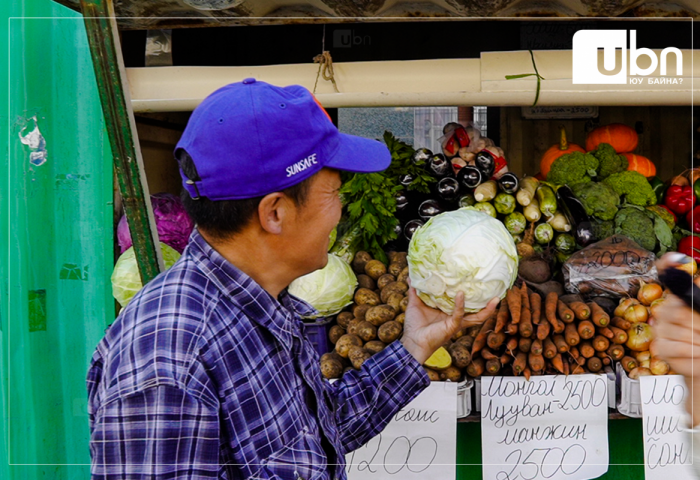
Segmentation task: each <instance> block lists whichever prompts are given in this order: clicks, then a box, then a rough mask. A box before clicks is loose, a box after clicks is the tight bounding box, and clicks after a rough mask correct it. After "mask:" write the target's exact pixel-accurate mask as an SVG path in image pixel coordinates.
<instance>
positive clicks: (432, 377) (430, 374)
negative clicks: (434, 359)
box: [423, 367, 440, 382]
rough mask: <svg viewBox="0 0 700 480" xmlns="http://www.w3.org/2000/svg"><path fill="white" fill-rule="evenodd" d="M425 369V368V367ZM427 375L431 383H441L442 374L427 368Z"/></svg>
mask: <svg viewBox="0 0 700 480" xmlns="http://www.w3.org/2000/svg"><path fill="white" fill-rule="evenodd" d="M423 368H425V367H423ZM425 373H427V374H428V378H429V379H430V381H431V382H439V381H440V374H439V373H438V372H436V371H435V370H433V369H432V368H425Z"/></svg>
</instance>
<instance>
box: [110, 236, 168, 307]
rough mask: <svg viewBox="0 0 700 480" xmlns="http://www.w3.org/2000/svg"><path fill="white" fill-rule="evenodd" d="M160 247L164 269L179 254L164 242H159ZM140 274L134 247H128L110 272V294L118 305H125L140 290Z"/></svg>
mask: <svg viewBox="0 0 700 480" xmlns="http://www.w3.org/2000/svg"><path fill="white" fill-rule="evenodd" d="M160 249H161V251H162V252H163V262H164V263H165V268H166V270H167V269H168V268H170V267H172V266H173V264H174V263H175V262H177V259H178V258H180V254H179V253H178V252H176V251H175V250H174V249H172V248H171V247H169V246H167V245H166V244H165V243H163V242H160ZM142 287H143V285H142V284H141V275H140V274H139V267H138V264H137V263H136V254H135V253H134V247H130V248H128V249H127V250H126V252H124V253H122V254H121V255H120V257H119V259H118V260H117V264H116V265H115V266H114V271H113V272H112V295H114V298H116V299H117V302H119V305H121V306H122V307H126V305H127V304H128V303H129V301H130V300H131V299H132V298H133V296H134V295H136V292H138V291H139V290H141V288H142Z"/></svg>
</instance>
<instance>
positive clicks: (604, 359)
mask: <svg viewBox="0 0 700 480" xmlns="http://www.w3.org/2000/svg"><path fill="white" fill-rule="evenodd" d="M601 361H602V362H603V365H605V366H608V365H610V364H612V360H611V359H610V357H605V358H601Z"/></svg>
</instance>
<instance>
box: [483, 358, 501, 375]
mask: <svg viewBox="0 0 700 480" xmlns="http://www.w3.org/2000/svg"><path fill="white" fill-rule="evenodd" d="M500 370H501V359H500V358H498V357H496V358H492V359H491V360H486V374H487V375H496V374H497V373H498V372H499V371H500Z"/></svg>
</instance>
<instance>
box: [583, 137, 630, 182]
mask: <svg viewBox="0 0 700 480" xmlns="http://www.w3.org/2000/svg"><path fill="white" fill-rule="evenodd" d="M590 153H591V155H593V156H594V157H595V158H597V159H598V162H599V163H600V165H599V166H598V179H599V180H602V179H604V178H607V177H609V176H610V175H612V174H613V173H620V172H624V171H625V170H627V167H629V161H627V157H625V156H624V155H618V154H617V152H616V151H615V149H614V148H613V147H612V145H610V144H609V143H601V144H599V145H598V148H596V149H595V150H593V151H592V152H590Z"/></svg>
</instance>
